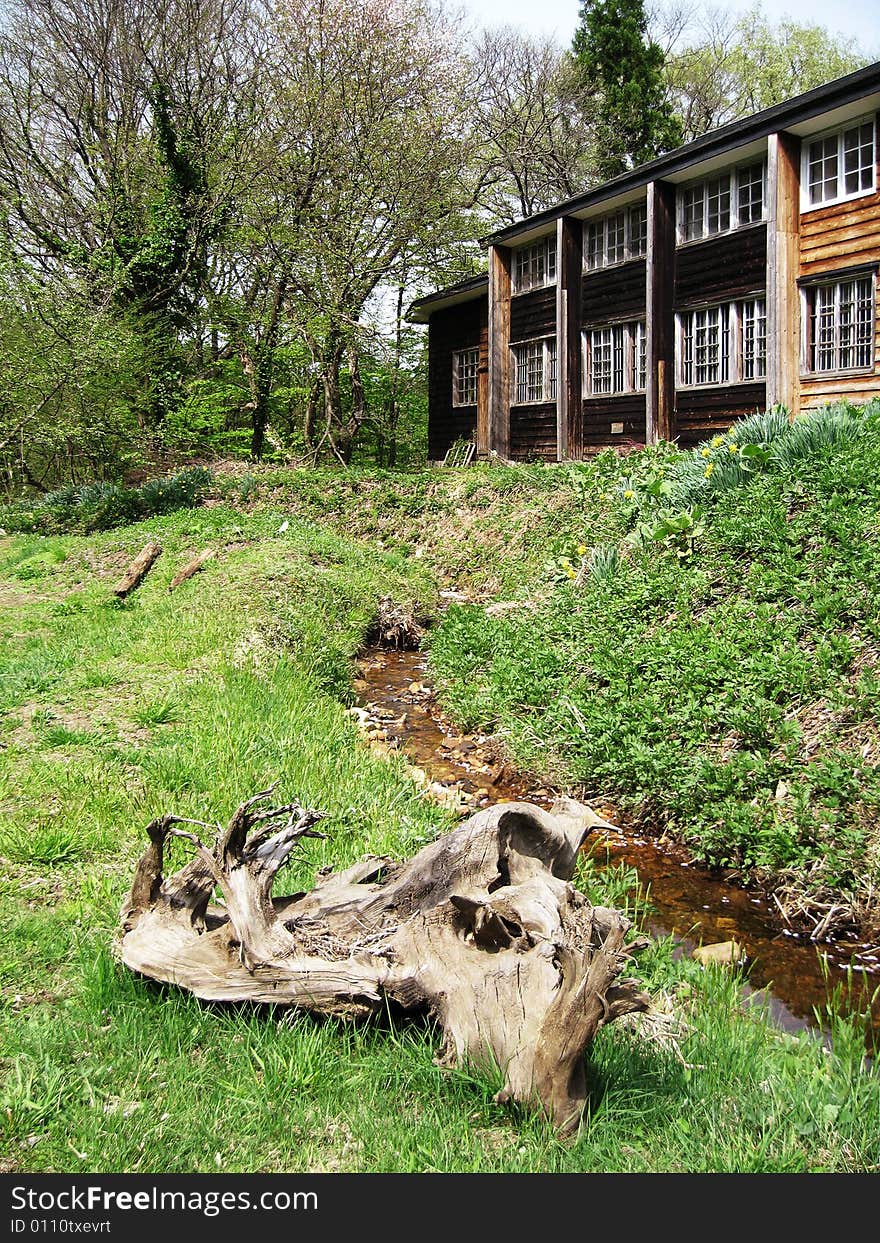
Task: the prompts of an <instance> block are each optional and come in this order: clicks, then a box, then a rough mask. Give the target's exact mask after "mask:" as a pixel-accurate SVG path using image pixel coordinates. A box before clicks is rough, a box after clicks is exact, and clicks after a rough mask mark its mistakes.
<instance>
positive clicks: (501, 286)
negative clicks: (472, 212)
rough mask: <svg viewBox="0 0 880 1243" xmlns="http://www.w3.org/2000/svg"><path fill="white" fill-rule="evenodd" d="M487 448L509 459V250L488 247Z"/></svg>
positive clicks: (504, 247) (503, 247)
mask: <svg viewBox="0 0 880 1243" xmlns="http://www.w3.org/2000/svg"><path fill="white" fill-rule="evenodd" d="M488 448H489V449H494V450H495V452H496V453H497V454H498V455H499V457H503V458H508V457H510V248H509V247H508V246H490V247H489V437H488Z"/></svg>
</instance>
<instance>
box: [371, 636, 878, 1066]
mask: <svg viewBox="0 0 880 1243" xmlns="http://www.w3.org/2000/svg"><path fill="white" fill-rule="evenodd" d="M359 669H360V678H359V679H358V681H357V682H356V684H355V689H356V690H357V692H358V695H359V699H360V702H359V706H357V707H355V708H353V709H351V711H352V714H353V715H355V716H356V717H357V719H358V723H359V726H360V728H361V730H362V732H363V733H364V736H365V738H366V739H367V741H368V743H369V745H370V747H371V748H372V749H373V750H374V751H376V752H377V753H379V754H387V753H389V752H392V751H402V752H403V753H405V755H406V757H407V759H408V760H409V761H410V763H411V765H412V766H413V768H412V771H413V773H414V775H415V776H416V779H417V780H418V781H419V782H420V784H422V785H423V786H424V788H425V790H426V793H427V794H428V795H429V796H430V797H432V798H436V799H437V800H438V801H440V802H442V803H444V804H445V805H447V806H450V807H452V808H453V809H454V810H456V811H459V812H460V813H461V814H463V815H465V814H470V813H471V812H473V811H476V810H478V809H479V808H480V807H487V806H490V805H493V804H495V803H499V802H510V801H516V800H523V801H527V802H531V803H535V804H537V805H538V806H540V807H544V808H545V809H549V808H550V806H551V805H552V803H553V801H554V799H555V797H556V793H557V792H556V791H554V790H552V789H549V788H547V787H545V786H543V785H541V784H540V783H537V782H533V781H531V780H530V779H529V777H528V775H527V774H523V773H517V772H512V771H511V770H510V769H509V767H508V766H507V765H506V764H505V762H504V760H503V757H502V756H501V755H500V754H499V753H498V750H497V747H496V745H495V744H494V741H493V739H492V738H491V737H483V736H479V735H477V736H467V735H462V734H459V733H457V732H456V731H455V730H454V729H453V728H452V727H451V726H450V725H449V724H448V723H447V722H445V721H444V720H443V718H442V716H441V715H440V713H439V712H438V710H437V708H436V704H435V703H434V697H433V693H432V690H431V687H430V685H429V684H428V683H427V681H426V680H425V669H426V660H425V656H424V653H421V652H413V651H394V650H386V649H375V650H374V651H372V652H370V653H368V654H366V655H365V656H364V657H363V658H362V659H361V661H360V662H359ZM594 805H595V804H594ZM596 809H597V810H598V811H600V812H601V813H602V814H604V815H606V816H607V817H608V818H609V819H611V820H614V819H615V813H614V810H613V809H612V808H610V807H597V808H596ZM586 849H587V850H588V851H589V853H590V854H591V855H592V856H593V857H594V859H595V860H596V861H598V862H600V866H614V865H616V864H626V865H628V866H630V867H634V868H635V869H636V870H637V872H638V875H639V880H640V886H641V888H642V889H643V890H648V893H649V899H650V904H651V916H650V918H649V920H648V921H647V926H648V930H649V931H650V932H651V933H652V934H653V935H654V936H657V937H664V936H669V935H672V936H673V937H674V939H675V942H676V949H675V953H676V954H677V955H681V954H692V953H693V952H694V950H695V949H697V947H698V946H700V945H710V944H714V943H718V942H726V941H735V942H737V944H738V945H739V946H741V947H742V949H743V951H744V954H745V963H746V969H745V978H744V984H743V994H744V997H745V998H746V999H749V998H752V999H755V995H756V994H757V999H758V1000H760V1001H761V1002H762V1003H763V1004H764V1005H765V1006H766V1008H767V1010H768V1011H769V1013H770V1015H771V1016H772V1018H773V1019H774V1020H775V1022H776V1023H777V1024H778V1025H779V1026H781V1027H782V1028H783V1029H785V1030H787V1031H798V1030H802V1029H803V1028H805V1027H822V1026H823V1024H822V1022H821V1021H820V1019H819V1017H818V1016H817V1013H816V1012H817V1010H818V1011H819V1014H820V1015H821V1014H823V1013H824V1011H825V1007H826V1003H827V999H828V993H829V983H830V984H831V986H832V987H834V986H839V988H840V993H841V996H840V1005H841V1006H842V1007H849V1008H852V1009H858V1010H859V1011H861V1012H863V1013H865V1012H867V1011H868V1009H869V1003H868V1001H867V1000H866V997H869V996H870V995H871V994H872V993H873V994H874V996H873V1003H872V1005H871V1006H870V1019H871V1022H870V1025H867V1024H866V1026H869V1030H867V1031H866V1040H867V1041H868V1042H869V1043H870V1042H871V1041H872V1033H873V1040H874V1041H880V988H878V985H880V953H878V951H877V947H876V946H869V945H859V944H855V943H852V942H843V941H839V942H837V943H833V942H829V943H825V944H824V945H823V946H822V947H821V948H819V947H817V946H816V945H815V944H813V943H812V942H811V941H809V940H808V939H807V938H806V937H803V936H801V935H798V934H796V933H795V932H794V931H793V930H791V929H789V928H785V927H784V926H782V925H781V923H780V921H779V919H778V918H777V917H776V916H775V914H774V912H773V911H772V910H771V909H770V908H769V907H768V905H767V903H766V902H765V901H764V899H763V898H761V897H759V896H756V895H755V894H754V893H752V892H750V891H749V890H746V889H742V888H739V887H737V886H734V885H730V884H725V883H724V882H723V881H721V880H719V879H718V878H717V877H716V876H714V875H712V874H710V873H709V872H708V871H705V870H704V869H702V868H699V867H696V866H694V865H692V864H690V863H689V861H688V859H687V856H686V855H685V853H684V852H683V851H682V850H681V849H680V848H679V847H677V846H676V845H675V844H674V843H671V842H668V841H664V840H663V839H659V840H654V839H648V838H645V837H641V836H639V835H638V834H637V833H634V832H628V831H627V829H626V826H625V825H623V826H622V828H621V829H620V830H596V831H594V833H592V834H591V835H590V838H589V839H588V841H587V844H586Z"/></svg>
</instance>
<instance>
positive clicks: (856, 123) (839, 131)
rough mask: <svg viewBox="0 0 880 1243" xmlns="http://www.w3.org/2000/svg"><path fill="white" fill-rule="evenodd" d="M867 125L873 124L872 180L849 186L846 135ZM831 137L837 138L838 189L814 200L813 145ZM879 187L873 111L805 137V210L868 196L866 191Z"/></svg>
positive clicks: (803, 188) (803, 184) (803, 210)
mask: <svg viewBox="0 0 880 1243" xmlns="http://www.w3.org/2000/svg"><path fill="white" fill-rule="evenodd" d="M863 125H870V126H871V152H872V161H871V184H870V185H869V186H865V187H861V186H860V187H859V189H858V190H850V191H847V189H846V159H845V139H846V136H847V135H848V134H851V133H853V131H854V130H858V129H861V128H862V126H863ZM829 139H836V140H837V193H836V194H833V195H830V196H829V197H828V198H823V199H819V200H817V201H816V202H813V200H812V198H811V196H810V149H811V148H812V147H813V146H815V145H816V144H817V143H825V142H828V141H829ZM876 189H877V119H876V117H875V116H873V115H869V116H864V117H857V118H856V119H855V120H852V121H847V123H846V125H839V126H837V127H836V128H835V129H830V130H825V131H824V132H823V133H820V134H811V135H810V136H809V137H808V138H804V140H803V142H802V144H801V211H802V212H805V211H819V210H820V208H822V207H831V206H833V204H835V203H848V202H850V201H851V200H852V199H860V198H864V196H865V195H866V194H873V193H874V192H875V191H876Z"/></svg>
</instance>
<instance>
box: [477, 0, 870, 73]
mask: <svg viewBox="0 0 880 1243" xmlns="http://www.w3.org/2000/svg"><path fill="white" fill-rule="evenodd" d="M711 2H712V0H710V3H711ZM458 3H459V4H460V5H461V7H463V8H464V10H465V11H466V12H467V14H468V15H469V16H470V17H471V18H472V20H473V21H474V22H475V23H476V24H478V25H480V26H520V27H521V28H522V29H524V30H526V31H528V32H529V33H530V34H535V35H555V36H556V38H557V39H558V40H559V42H561V43H568V42H569V40H570V39H571V36H572V34H573V32H574V29H575V26H576V25H577V20H578V0H458ZM716 7H719V8H720V7H723V8H725V9H728V10H731V11H735V12H743V13H745V12H747V11H748V10H749V9H750V8H752V7H753V0H726V2H725V3H724V4H723V5H722V4H720V3H718V4H717V5H716ZM761 7H762V9H763V11H764V14H765V16H766V17H767V18H768V19H769V20H770V21H772V22H776V21H779V20H781V19H782V18H784V17H790V18H791V19H792V20H793V21H796V22H799V23H801V24H804V25H806V24H812V25H816V26H824V27H825V29H826V30H828V31H830V32H831V33H832V34H837V35H843V36H845V37H855V38H856V39H857V40H858V42H859V44H860V46H862V47H863V48H864V49H865V51H866V52H867V53H870V54H872V55H875V54H876V56H877V57H878V59H880V0H846V2H845V3H843V4H830V3H829V0H763V4H762V6H761Z"/></svg>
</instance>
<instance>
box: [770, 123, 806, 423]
mask: <svg viewBox="0 0 880 1243" xmlns="http://www.w3.org/2000/svg"><path fill="white" fill-rule="evenodd" d="M800 159H801V142H800V139H799V138H797V137H795V135H794V134H786V133H780V134H771V135H770V138H769V142H768V147H767V199H768V202H767V405H768V407H770V406H775V405H782V406H785V407H786V408H787V410H788V412H789V415H790V416H791V418H794V416H795V415H796V414H797V412H798V410H799V408H800V370H801V368H800V355H801V340H800V336H801V333H800V293H799V290H798V286H797V278H798V276H799V274H800V222H801V212H800Z"/></svg>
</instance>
